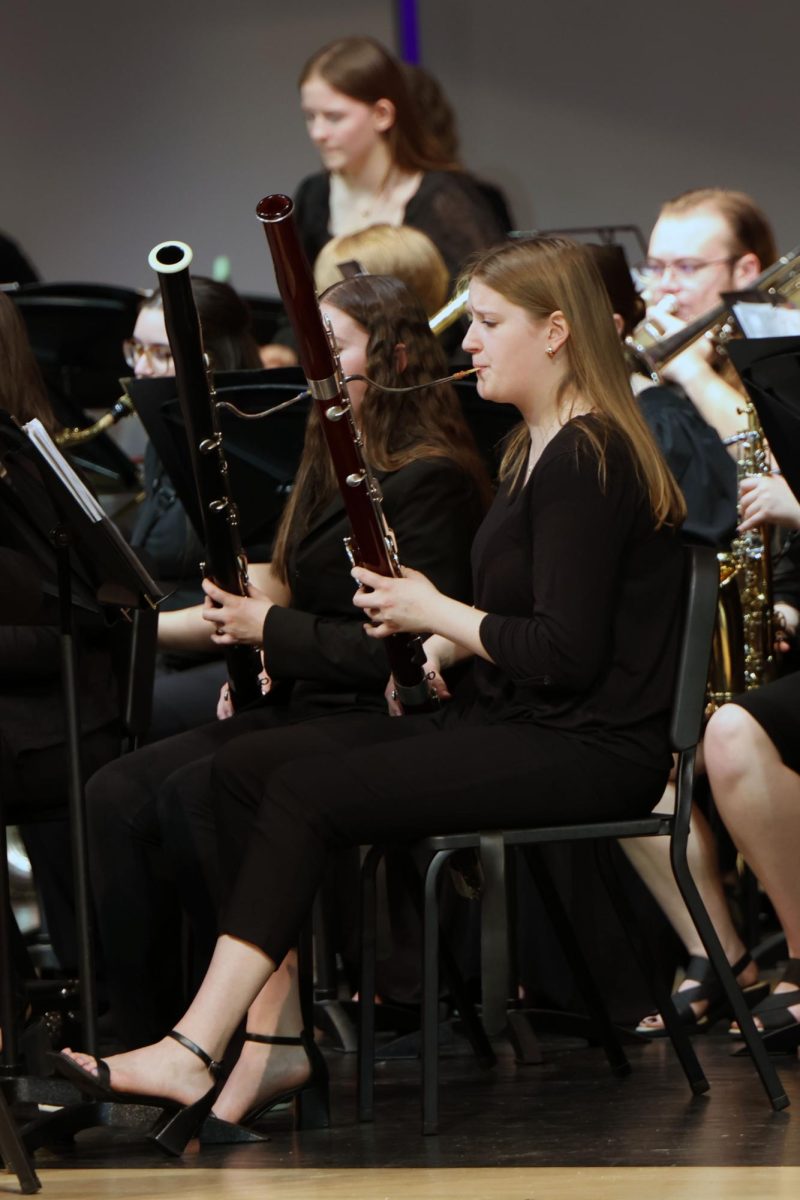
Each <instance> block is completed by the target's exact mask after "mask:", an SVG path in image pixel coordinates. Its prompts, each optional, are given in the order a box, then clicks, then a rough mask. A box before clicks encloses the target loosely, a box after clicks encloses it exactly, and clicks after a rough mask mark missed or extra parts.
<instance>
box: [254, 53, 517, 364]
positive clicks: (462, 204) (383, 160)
mask: <svg viewBox="0 0 800 1200" xmlns="http://www.w3.org/2000/svg"><path fill="white" fill-rule="evenodd" d="M300 103H301V106H302V110H303V115H304V117H305V121H306V127H307V129H308V135H309V137H310V138H311V140H312V142H313V143H314V145H315V147H316V148H317V150H318V151H319V155H320V158H321V160H322V165H323V167H324V170H323V171H320V172H318V173H316V174H314V175H310V176H308V178H306V179H304V180H303V181H302V182H301V184H300V186H299V188H298V189H297V193H296V196H295V214H296V217H297V223H298V227H299V232H300V237H301V240H302V243H303V248H304V250H305V252H306V256H307V258H308V260H309V262H311V263H313V262H314V261H315V259H316V257H317V255H318V254H319V252H320V250H321V249H322V247H323V246H324V245H325V243H326V242H328V241H329V240H330V239H331V238H332V237H338V236H340V235H341V234H348V233H355V232H356V231H357V230H359V229H364V228H366V227H367V226H369V225H377V224H386V225H413V226H414V227H415V228H416V229H420V230H421V231H422V232H423V233H425V234H427V235H428V237H429V238H430V239H431V241H432V242H433V243H434V245H435V246H436V248H437V249H438V250H439V252H440V254H441V255H442V257H443V259H444V261H445V263H446V265H447V270H448V272H449V274H450V277H451V279H454V278H455V276H456V275H457V274H458V271H459V270H460V268H461V266H462V265H463V263H464V262H465V260H466V259H467V258H468V257H469V256H470V255H471V254H473V253H474V252H475V251H477V250H482V249H484V248H486V247H487V246H491V245H493V244H494V243H495V242H499V241H502V240H503V238H504V237H505V235H506V232H507V230H506V228H505V227H504V223H503V222H502V221H501V220H500V219H499V217H498V216H497V214H496V212H495V211H494V210H493V207H492V205H491V203H490V202H489V201H488V200H487V199H486V197H485V196H484V195H483V193H482V192H481V189H480V188H479V187H478V185H477V184H476V182H475V180H474V179H472V177H471V176H470V175H469V174H467V172H466V171H464V170H463V169H462V168H461V167H460V165H459V164H458V162H457V161H455V159H454V158H453V157H452V151H451V148H449V147H448V146H446V145H445V144H443V142H442V141H440V139H439V136H438V135H437V133H436V132H435V131H434V129H433V128H430V127H429V126H428V125H427V123H425V122H424V121H421V120H420V119H419V113H418V110H417V107H416V105H415V103H414V101H413V99H412V96H411V93H410V91H409V88H408V84H407V81H406V77H405V76H404V74H403V71H402V69H401V66H400V64H399V63H398V62H397V60H396V59H394V58H393V57H392V55H391V54H389V52H388V50H386V49H385V48H384V47H383V46H382V45H381V44H380V43H379V42H376V41H374V40H373V39H372V38H366V37H350V38H341V39H340V40H339V41H336V42H332V43H331V44H330V45H328V46H324V47H323V48H322V49H321V50H319V51H317V53H316V54H314V55H312V57H311V58H310V59H309V60H308V62H307V63H306V65H305V66H304V67H303V70H302V72H301V74H300ZM261 359H262V362H263V364H264V366H266V367H277V366H286V365H291V364H292V363H294V362H296V361H297V359H296V356H295V354H294V351H293V349H292V348H291V337H290V335H289V332H288V329H281V330H280V331H279V332H278V333H277V334H276V336H275V343H274V344H273V345H271V346H269V347H262V350H261Z"/></svg>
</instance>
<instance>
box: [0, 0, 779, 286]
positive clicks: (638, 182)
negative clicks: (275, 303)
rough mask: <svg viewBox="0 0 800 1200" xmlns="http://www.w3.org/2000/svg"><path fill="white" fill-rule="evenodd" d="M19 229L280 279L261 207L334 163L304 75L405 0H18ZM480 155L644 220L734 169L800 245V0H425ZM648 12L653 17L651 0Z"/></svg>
mask: <svg viewBox="0 0 800 1200" xmlns="http://www.w3.org/2000/svg"><path fill="white" fill-rule="evenodd" d="M0 3H2V5H3V7H2V17H3V22H2V31H0V112H2V113H3V120H2V128H1V130H0V228H2V229H4V230H6V231H8V232H9V233H11V234H12V235H13V236H14V237H15V238H17V239H18V240H19V241H20V243H21V244H22V245H23V246H24V247H25V248H26V250H27V251H28V253H29V254H30V256H31V257H32V258H33V260H34V261H35V263H36V264H37V266H38V267H39V269H40V271H41V272H42V274H43V275H44V276H45V277H47V278H50V279H87V280H88V279H93V280H102V281H106V282H113V283H128V284H133V285H137V286H149V285H150V284H151V282H152V280H151V274H150V271H149V269H148V267H147V265H146V256H147V252H148V250H149V249H150V247H151V246H152V245H153V244H154V243H155V242H157V241H160V240H162V239H164V238H170V237H179V238H182V239H184V240H186V241H188V242H190V243H191V244H192V245H193V247H194V249H195V258H196V264H197V269H198V271H200V272H208V271H209V270H210V268H211V263H212V261H213V259H214V257H215V256H216V255H218V254H227V255H229V256H230V258H231V261H232V268H233V278H234V282H236V283H237V284H238V285H239V286H240V287H242V288H243V289H245V290H252V291H267V290H270V289H271V284H272V276H271V271H270V269H269V260H268V256H267V252H266V246H265V245H264V244H263V236H262V234H261V232H260V230H259V228H258V226H257V224H256V222H255V219H254V217H253V215H252V213H253V208H254V206H255V203H256V202H257V200H258V199H259V198H260V197H261V196H262V195H263V194H264V193H265V192H267V191H272V190H288V191H291V190H292V189H293V188H294V186H295V185H296V183H297V182H298V180H299V179H300V178H301V177H302V175H304V174H305V173H307V172H308V171H310V170H313V169H314V167H315V155H314V152H313V150H312V149H311V147H310V146H309V145H308V143H307V141H306V138H305V134H304V131H303V125H302V121H301V119H300V115H299V111H298V107H297V102H296V89H295V80H296V76H297V73H298V70H299V67H300V65H301V64H302V62H303V61H304V59H305V57H306V56H307V55H308V53H309V52H311V51H312V50H313V49H314V48H316V47H317V46H318V45H320V44H322V43H323V42H324V41H326V40H328V39H329V38H331V37H334V36H337V35H339V34H342V33H352V32H364V33H371V34H374V35H375V36H377V37H380V38H381V39H383V40H384V41H386V42H388V43H391V40H392V35H393V21H392V11H393V4H392V3H391V0H381V2H378V0H336V3H335V4H330V3H324V4H323V3H321V2H319V0H309V2H303V0H298V2H297V3H295V4H294V5H291V4H287V3H285V2H284V3H281V4H278V3H275V0H227V2H224V3H223V2H222V0H160V2H157V0H137V2H136V3H135V4H123V3H121V2H120V0H75V2H73V3H67V2H66V0H27V2H26V0H0ZM419 8H420V12H421V27H422V46H423V57H424V61H425V63H426V65H427V66H428V67H429V68H430V69H431V70H433V71H434V72H435V73H436V74H438V75H439V77H440V78H441V80H442V82H443V83H444V84H445V86H446V89H447V91H448V92H449V94H450V95H451V97H452V99H453V101H454V102H455V104H456V107H457V109H458V112H459V119H460V124H461V132H462V142H463V147H464V152H465V159H466V161H467V162H468V163H469V164H470V165H471V166H472V167H473V168H474V169H475V170H476V171H477V172H479V173H482V174H484V175H486V176H488V177H492V178H494V179H496V180H497V181H498V182H500V183H501V184H502V185H503V186H504V187H505V188H506V190H507V192H508V195H509V197H510V199H511V201H512V205H513V208H514V210H515V214H516V217H517V223H518V224H519V225H520V226H521V227H523V228H531V227H539V228H552V227H554V226H564V225H581V224H589V223H594V222H633V223H637V224H640V225H642V226H643V227H644V228H645V229H647V228H648V227H649V225H650V224H651V222H652V219H653V217H654V215H655V211H656V209H657V206H658V203H659V200H660V199H662V198H663V197H665V196H669V195H672V194H674V193H675V192H677V191H680V190H682V189H684V188H686V187H691V186H697V185H700V184H706V183H719V184H724V185H727V186H734V187H742V188H744V189H745V190H748V191H751V192H752V193H753V194H754V195H755V196H756V197H757V198H758V199H759V200H760V201H761V202H762V203H763V205H764V207H765V208H766V209H767V210H768V212H769V213H770V214H771V215H772V217H773V219H774V222H775V226H776V229H777V232H778V238H779V242H780V244H781V246H782V247H783V248H784V249H786V248H789V247H790V246H791V245H793V244H794V243H795V242H800V210H799V207H798V195H799V194H800V153H798V140H799V139H798V103H797V85H796V70H795V67H794V55H793V53H792V47H793V46H794V45H796V44H797V40H798V35H799V34H800V3H798V0H761V3H760V4H759V5H757V6H756V5H754V4H752V3H750V2H749V0H727V2H724V0H694V2H690V0H672V3H669V2H668V3H667V4H664V5H662V6H659V7H658V8H656V7H655V6H647V5H645V4H642V3H641V0H636V2H635V3H634V2H633V0H616V2H613V0H612V2H611V3H606V5H605V6H600V5H591V4H589V3H586V2H585V0H584V2H579V0H559V2H558V3H552V2H550V3H547V4H545V3H543V2H542V0H529V2H527V3H524V2H522V0H491V3H487V0H419ZM651 14H652V16H651Z"/></svg>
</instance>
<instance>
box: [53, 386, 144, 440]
mask: <svg viewBox="0 0 800 1200" xmlns="http://www.w3.org/2000/svg"><path fill="white" fill-rule="evenodd" d="M134 411H135V410H134V407H133V401H132V400H131V398H130V396H129V395H128V394H127V392H125V393H123V395H121V396H120V398H119V400H117V402H116V404H114V405H112V407H111V408H110V409H109V410H108V412H107V413H103V415H102V417H98V419H97V420H96V421H95V422H94V424H93V425H87V426H86V427H85V428H83V429H79V428H78V427H77V426H75V427H73V428H72V429H62V430H61V432H60V433H57V434H56V437H55V443H56V445H57V446H60V447H61V448H62V449H65V450H69V449H70V448H71V447H72V446H81V445H83V444H84V443H85V442H91V441H93V440H94V438H96V437H98V436H99V435H100V434H101V433H104V432H105V431H106V429H110V428H111V427H112V425H116V424H117V422H118V421H121V420H122V419H123V417H129V416H130V415H131V414H132V413H133V412H134Z"/></svg>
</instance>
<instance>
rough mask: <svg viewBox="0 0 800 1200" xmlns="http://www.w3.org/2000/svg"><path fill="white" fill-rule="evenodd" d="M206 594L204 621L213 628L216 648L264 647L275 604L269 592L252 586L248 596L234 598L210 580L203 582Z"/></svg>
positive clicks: (212, 637)
mask: <svg viewBox="0 0 800 1200" xmlns="http://www.w3.org/2000/svg"><path fill="white" fill-rule="evenodd" d="M203 591H204V592H205V594H206V600H205V604H204V606H203V620H204V621H208V622H210V624H211V625H213V627H214V628H213V631H212V633H211V640H212V642H214V644H215V645H216V646H236V645H249V646H260V645H261V642H262V640H263V631H264V620H265V618H266V615H267V613H268V612H269V610H270V609H271V608H272V603H273V602H272V601H271V600H270V598H269V596H267V595H266V593H265V592H262V591H261V589H260V588H257V587H255V585H254V584H252V583H251V584H248V587H247V592H248V594H247V595H246V596H234V595H232V593H231V592H225V591H223V589H222V588H221V587H217V585H216V584H215V583H212V582H211V580H210V579H204V580H203Z"/></svg>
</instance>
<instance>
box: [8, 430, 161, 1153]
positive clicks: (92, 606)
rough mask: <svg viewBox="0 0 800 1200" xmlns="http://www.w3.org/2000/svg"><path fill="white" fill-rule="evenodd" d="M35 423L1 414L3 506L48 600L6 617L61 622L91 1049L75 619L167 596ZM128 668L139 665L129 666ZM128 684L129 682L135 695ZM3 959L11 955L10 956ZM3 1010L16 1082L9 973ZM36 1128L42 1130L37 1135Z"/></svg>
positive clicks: (93, 1115)
mask: <svg viewBox="0 0 800 1200" xmlns="http://www.w3.org/2000/svg"><path fill="white" fill-rule="evenodd" d="M31 425H32V426H38V430H39V431H41V433H40V435H39V437H38V440H37V442H36V443H35V444H34V442H33V441H32V440H31V438H30V437H29V436H27V435H26V433H25V432H23V430H22V429H20V427H19V426H18V425H17V424H16V422H15V421H13V420H12V419H11V418H10V417H8V416H7V415H6V414H4V413H0V511H2V514H3V517H4V520H5V524H6V527H7V529H8V530H9V538H10V540H11V542H12V548H13V549H16V550H17V551H19V552H22V553H24V554H25V555H26V557H27V558H28V559H29V560H31V561H32V562H33V563H34V564H35V566H36V568H37V569H38V570H39V571H40V573H41V575H42V585H41V590H42V596H43V603H42V605H41V611H40V612H39V613H31V611H30V609H29V607H28V608H27V610H24V611H20V612H19V613H14V612H13V610H12V609H11V606H10V604H9V603H6V605H5V606H4V608H5V620H6V621H7V622H8V623H11V624H31V623H34V624H37V623H41V624H47V625H57V626H58V628H59V633H60V637H59V641H60V655H61V672H62V685H63V690H64V702H65V713H66V726H67V762H68V780H67V782H68V797H69V819H70V841H71V851H72V864H73V875H74V887H75V911H76V926H77V940H78V974H79V979H80V1011H81V1024H82V1035H83V1040H84V1043H85V1045H86V1047H87V1050H88V1052H89V1053H95V1045H96V1030H95V1010H96V999H95V980H94V958H93V949H92V937H91V900H90V894H89V875H88V860H87V839H86V816H85V805H84V794H83V780H82V772H81V746H80V742H81V729H80V720H79V701H78V694H77V664H76V648H75V638H74V616H75V611H76V610H83V611H89V612H93V613H98V612H99V611H100V608H101V607H102V606H114V607H118V608H124V609H130V610H134V611H136V612H137V613H139V612H141V613H146V614H149V616H150V623H151V628H152V629H154V627H155V605H156V604H157V603H158V601H159V600H160V599H161V598H162V593H161V591H160V589H159V587H158V585H157V584H156V582H155V581H154V580H153V579H151V577H150V576H149V575H148V574H147V572H146V571H145V570H144V568H143V567H142V565H141V564H140V563H139V560H138V559H137V558H136V556H135V554H134V553H133V551H132V550H131V549H130V547H129V546H128V545H127V544H126V543H125V541H124V539H123V538H122V536H121V534H120V533H119V531H118V530H117V529H116V527H115V526H114V525H113V524H112V523H111V522H110V521H109V520H108V518H107V517H106V516H105V514H104V513H103V512H102V509H100V506H99V505H98V504H97V501H96V500H95V499H94V497H93V496H92V495H91V493H89V492H88V490H87V489H86V488H85V487H84V486H83V484H82V483H81V481H80V480H79V479H78V477H77V476H74V473H73V472H72V471H71V468H70V467H69V465H68V464H67V463H66V461H65V460H64V459H63V457H62V456H61V455H60V454H59V452H58V451H57V450H56V448H55V447H54V446H53V445H52V443H51V442H49V439H47V436H46V434H44V431H43V429H42V427H41V426H40V425H38V423H35V422H34V423H31ZM29 428H31V426H29ZM34 432H37V431H36V430H34ZM134 640H136V639H134ZM131 669H132V670H134V665H133V664H132V667H131ZM130 690H131V689H130V681H129V693H130ZM128 703H130V695H129V697H128ZM3 828H4V823H3ZM0 903H2V904H3V906H4V909H5V903H6V897H5V896H3V897H2V898H0ZM0 918H2V919H1V920H0V938H2V949H3V950H4V951H5V952H6V953H7V952H8V940H9V939H8V936H7V930H6V928H5V913H3V914H0ZM5 961H6V962H7V961H8V958H7V957H6V959H5ZM6 974H7V973H6ZM0 1016H1V1017H2V1025H3V1030H4V1043H3V1050H2V1056H1V1057H0V1062H2V1072H1V1074H2V1075H4V1076H6V1077H7V1078H8V1079H9V1080H10V1081H11V1080H15V1079H16V1080H18V1081H19V1082H20V1083H22V1082H26V1081H22V1080H20V1079H19V1076H18V1071H19V1064H18V1062H17V1053H18V1047H17V1036H16V1021H15V1013H14V998H13V993H12V989H11V982H10V980H9V979H8V978H3V980H1V981H0ZM20 1090H21V1094H20V1096H19V1098H22V1099H33V1100H37V1101H39V1102H45V1103H55V1104H65V1103H67V1102H68V1100H71V1099H73V1098H74V1096H75V1092H74V1089H72V1088H71V1087H69V1085H68V1087H67V1096H66V1099H65V1097H64V1095H63V1094H62V1093H63V1092H64V1088H63V1084H61V1082H60V1081H52V1082H49V1081H48V1082H47V1083H45V1085H44V1089H43V1094H42V1095H39V1096H35V1095H32V1094H31V1093H30V1089H27V1088H25V1087H23V1088H21V1089H20ZM40 1090H41V1089H40ZM101 1107H102V1106H101ZM97 1108H98V1106H96V1105H89V1106H86V1105H79V1106H77V1108H76V1110H75V1111H74V1112H67V1111H66V1110H64V1111H62V1113H60V1114H57V1115H56V1116H57V1117H58V1118H61V1122H60V1129H61V1132H62V1133H72V1132H76V1131H77V1129H80V1128H84V1127H85V1126H86V1124H87V1118H88V1123H89V1124H96V1123H97V1120H98V1114H97V1111H96V1110H97ZM54 1119H55V1118H43V1119H41V1120H40V1121H39V1122H34V1125H35V1126H36V1129H37V1134H36V1138H35V1139H34V1143H35V1144H42V1143H43V1142H44V1141H46V1140H48V1139H47V1134H46V1133H44V1132H43V1131H44V1127H45V1126H46V1125H47V1123H48V1122H50V1126H52V1123H53V1120H54ZM39 1133H43V1136H41V1138H40V1137H39ZM25 1138H26V1144H27V1145H28V1148H29V1149H32V1148H35V1144H34V1145H32V1144H31V1139H30V1138H29V1135H28V1131H27V1130H26V1132H25ZM37 1139H38V1140H37Z"/></svg>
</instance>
